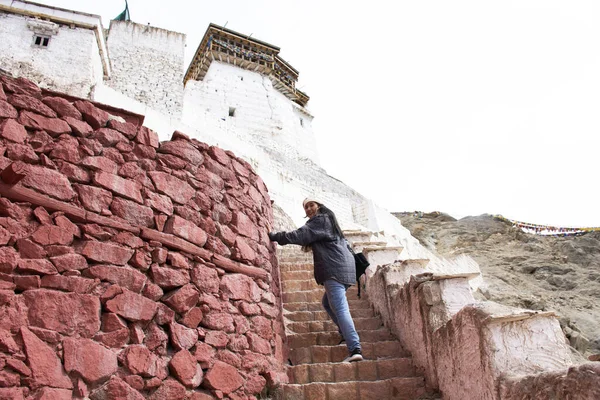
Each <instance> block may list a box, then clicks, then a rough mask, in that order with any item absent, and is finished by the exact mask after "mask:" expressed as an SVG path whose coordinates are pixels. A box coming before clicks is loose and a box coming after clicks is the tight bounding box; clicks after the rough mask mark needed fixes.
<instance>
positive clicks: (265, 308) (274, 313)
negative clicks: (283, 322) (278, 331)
mask: <svg viewBox="0 0 600 400" xmlns="http://www.w3.org/2000/svg"><path fill="white" fill-rule="evenodd" d="M259 307H260V310H261V312H262V314H263V315H266V316H267V317H269V318H272V319H274V318H277V317H278V316H279V310H278V309H277V308H276V307H273V306H270V305H268V304H264V303H260V304H259Z"/></svg>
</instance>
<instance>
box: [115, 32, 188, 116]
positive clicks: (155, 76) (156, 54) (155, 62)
mask: <svg viewBox="0 0 600 400" xmlns="http://www.w3.org/2000/svg"><path fill="white" fill-rule="evenodd" d="M106 42H107V46H108V53H109V58H110V62H111V66H112V76H111V78H110V79H109V80H107V81H106V84H107V85H108V86H110V87H112V88H114V89H115V90H117V91H119V92H121V93H123V94H125V95H126V96H129V97H131V98H132V99H135V100H137V101H139V102H141V103H143V104H146V105H148V106H150V107H151V108H153V109H155V110H158V111H161V112H163V113H165V114H168V115H172V116H180V115H181V108H182V97H183V74H184V60H183V57H184V51H185V35H184V34H182V33H177V32H172V31H168V30H165V29H161V28H155V27H153V26H149V25H141V24H136V23H134V22H125V21H111V22H110V28H109V32H108V39H107V41H106Z"/></svg>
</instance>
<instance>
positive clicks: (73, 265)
mask: <svg viewBox="0 0 600 400" xmlns="http://www.w3.org/2000/svg"><path fill="white" fill-rule="evenodd" d="M50 261H51V262H52V264H54V266H55V267H56V269H57V270H58V272H60V273H63V272H65V271H75V270H76V271H80V270H83V269H86V268H87V267H88V263H87V260H86V259H85V257H83V256H82V255H80V254H75V253H68V254H63V255H59V256H56V257H50Z"/></svg>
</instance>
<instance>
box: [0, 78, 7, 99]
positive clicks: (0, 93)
mask: <svg viewBox="0 0 600 400" xmlns="http://www.w3.org/2000/svg"><path fill="white" fill-rule="evenodd" d="M6 99H7V97H6V94H5V93H4V88H3V87H2V82H0V100H2V101H6Z"/></svg>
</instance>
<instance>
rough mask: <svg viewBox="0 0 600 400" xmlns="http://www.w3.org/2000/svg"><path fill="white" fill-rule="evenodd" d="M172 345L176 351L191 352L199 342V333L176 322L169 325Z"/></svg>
mask: <svg viewBox="0 0 600 400" xmlns="http://www.w3.org/2000/svg"><path fill="white" fill-rule="evenodd" d="M169 332H170V338H171V344H172V345H173V347H174V348H175V349H176V350H182V349H186V350H189V349H191V348H192V347H194V346H195V345H196V342H197V341H198V332H197V331H196V330H195V329H190V328H187V327H185V326H183V325H181V324H178V323H176V322H171V324H169Z"/></svg>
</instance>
